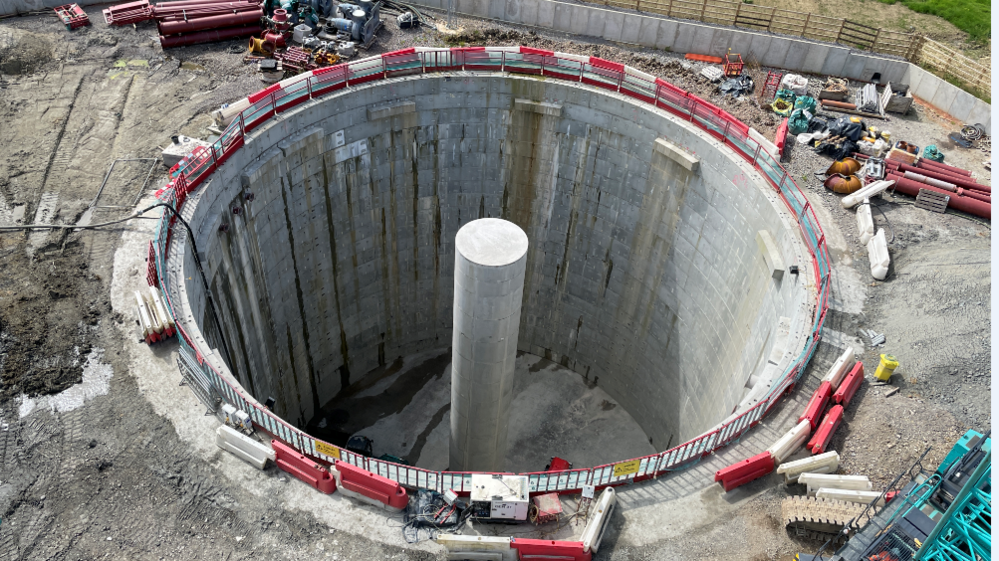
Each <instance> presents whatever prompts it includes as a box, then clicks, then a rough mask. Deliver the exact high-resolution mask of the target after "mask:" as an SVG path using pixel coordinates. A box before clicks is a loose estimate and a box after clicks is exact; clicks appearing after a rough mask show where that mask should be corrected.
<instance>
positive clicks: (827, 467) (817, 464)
mask: <svg viewBox="0 0 999 561" xmlns="http://www.w3.org/2000/svg"><path fill="white" fill-rule="evenodd" d="M838 468H839V452H836V451H833V452H826V453H824V454H818V455H815V456H811V457H808V458H803V459H800V460H795V461H793V462H788V463H786V464H781V465H780V466H778V467H777V473H782V474H784V483H786V484H788V485H790V484H792V483H797V482H798V477H799V476H801V474H803V473H836V470H837V469H838Z"/></svg>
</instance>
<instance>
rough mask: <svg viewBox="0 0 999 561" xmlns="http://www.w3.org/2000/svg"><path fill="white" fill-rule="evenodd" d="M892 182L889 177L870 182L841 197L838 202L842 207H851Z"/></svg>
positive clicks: (876, 193)
mask: <svg viewBox="0 0 999 561" xmlns="http://www.w3.org/2000/svg"><path fill="white" fill-rule="evenodd" d="M894 184H895V181H893V180H890V179H889V180H884V179H882V180H881V181H875V182H874V183H871V184H870V185H868V186H867V187H864V188H863V189H861V190H859V191H855V192H853V193H851V194H849V195H847V196H845V197H843V198H842V199H840V204H842V205H843V208H853V206H854V205H856V204H859V203H860V202H861V201H863V200H864V199H870V198H872V197H874V196H875V195H878V194H880V193H881V192H882V191H884V190H885V189H887V188H889V187H891V186H892V185H894Z"/></svg>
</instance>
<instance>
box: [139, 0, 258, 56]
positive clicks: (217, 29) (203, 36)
mask: <svg viewBox="0 0 999 561" xmlns="http://www.w3.org/2000/svg"><path fill="white" fill-rule="evenodd" d="M263 15H264V11H263V8H262V7H261V5H260V3H259V2H258V1H257V0H180V1H177V2H160V3H159V4H157V5H156V6H155V7H153V17H155V18H156V22H157V26H158V28H159V31H160V45H162V46H163V48H164V49H169V48H171V47H181V46H184V45H196V44H198V43H211V42H213V41H224V40H226V39H234V38H236V37H248V36H250V35H255V34H257V33H258V32H260V29H261V26H260V20H261V18H262V17H263Z"/></svg>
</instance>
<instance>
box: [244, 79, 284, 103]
mask: <svg viewBox="0 0 999 561" xmlns="http://www.w3.org/2000/svg"><path fill="white" fill-rule="evenodd" d="M280 89H281V83H280V82H279V83H276V84H271V85H270V86H267V87H266V88H264V89H262V90H260V91H259V92H257V93H254V94H250V95H249V96H247V98H246V100H247V101H249V102H250V105H253V104H254V103H256V102H258V101H260V100H261V99H263V98H265V97H267V96H269V95H271V94H272V93H274V92H276V91H278V90H280Z"/></svg>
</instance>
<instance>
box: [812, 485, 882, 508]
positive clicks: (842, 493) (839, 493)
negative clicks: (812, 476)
mask: <svg viewBox="0 0 999 561" xmlns="http://www.w3.org/2000/svg"><path fill="white" fill-rule="evenodd" d="M815 496H816V498H819V499H835V500H837V501H846V502H848V503H860V504H865V505H867V504H871V501H874V500H877V501H878V504H877V505H875V506H884V504H885V499H884V497H882V496H881V493H879V492H877V491H855V490H851V489H828V488H825V487H823V488H820V489H819V490H818V491H816V492H815Z"/></svg>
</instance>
